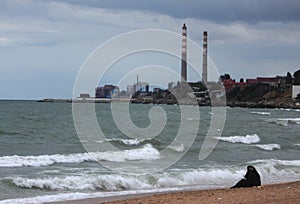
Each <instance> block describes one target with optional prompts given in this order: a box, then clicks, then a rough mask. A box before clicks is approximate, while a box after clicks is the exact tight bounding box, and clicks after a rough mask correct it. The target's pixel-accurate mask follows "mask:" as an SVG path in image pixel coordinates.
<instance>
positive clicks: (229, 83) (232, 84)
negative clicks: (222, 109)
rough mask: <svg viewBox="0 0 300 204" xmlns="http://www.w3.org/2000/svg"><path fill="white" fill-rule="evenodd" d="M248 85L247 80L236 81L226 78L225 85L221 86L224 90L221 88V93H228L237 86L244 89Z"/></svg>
mask: <svg viewBox="0 0 300 204" xmlns="http://www.w3.org/2000/svg"><path fill="white" fill-rule="evenodd" d="M246 85H247V84H246V83H245V82H236V81H235V80H234V79H224V80H223V86H222V87H221V88H222V89H223V90H221V93H228V92H230V91H232V90H233V89H234V88H236V87H239V88H240V90H242V89H244V88H245V87H246ZM224 89H225V90H224Z"/></svg>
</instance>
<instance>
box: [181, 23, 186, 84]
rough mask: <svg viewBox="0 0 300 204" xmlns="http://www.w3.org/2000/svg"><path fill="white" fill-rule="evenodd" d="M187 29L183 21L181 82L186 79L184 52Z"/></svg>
mask: <svg viewBox="0 0 300 204" xmlns="http://www.w3.org/2000/svg"><path fill="white" fill-rule="evenodd" d="M186 39H187V29H186V26H185V23H184V24H183V26H182V50H181V83H186V81H187V62H186V53H187V47H186V46H187V43H186Z"/></svg>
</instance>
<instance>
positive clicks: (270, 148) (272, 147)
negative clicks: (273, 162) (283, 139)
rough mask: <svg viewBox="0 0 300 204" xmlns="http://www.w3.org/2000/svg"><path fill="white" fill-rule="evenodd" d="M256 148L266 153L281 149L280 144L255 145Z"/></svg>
mask: <svg viewBox="0 0 300 204" xmlns="http://www.w3.org/2000/svg"><path fill="white" fill-rule="evenodd" d="M254 146H255V147H259V148H260V149H263V150H266V151H273V150H275V149H280V145H279V144H257V145H254Z"/></svg>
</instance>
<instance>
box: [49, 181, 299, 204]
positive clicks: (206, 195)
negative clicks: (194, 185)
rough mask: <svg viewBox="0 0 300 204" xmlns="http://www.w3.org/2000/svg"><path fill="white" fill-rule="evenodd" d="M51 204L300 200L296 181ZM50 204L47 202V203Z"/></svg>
mask: <svg viewBox="0 0 300 204" xmlns="http://www.w3.org/2000/svg"><path fill="white" fill-rule="evenodd" d="M51 203H52V204H59V203H61V204H71V203H72V204H100V203H105V204H125V203H126V204H128V203H130V204H140V203H147V204H152V203H153V204H156V203H161V204H171V203H172V204H173V203H177V204H181V203H182V204H198V203H204V204H205V203H207V204H208V203H209V204H214V203H226V204H227V203H228V204H231V203H266V204H267V203H276V204H286V203H290V204H296V203H300V180H299V181H293V182H287V183H275V184H266V185H264V186H261V187H252V188H234V189H230V188H221V189H208V190H187V191H175V192H158V193H145V194H131V195H123V196H114V197H100V198H89V199H83V200H69V201H61V202H51ZM48 204H50V203H48Z"/></svg>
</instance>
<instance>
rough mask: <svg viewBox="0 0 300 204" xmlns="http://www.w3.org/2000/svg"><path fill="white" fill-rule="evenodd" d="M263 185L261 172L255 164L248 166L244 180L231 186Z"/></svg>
mask: <svg viewBox="0 0 300 204" xmlns="http://www.w3.org/2000/svg"><path fill="white" fill-rule="evenodd" d="M253 186H261V182H260V176H259V173H258V172H257V171H256V169H255V168H254V167H253V166H247V173H246V175H245V176H244V178H243V179H242V180H240V181H239V182H238V183H237V184H235V185H234V186H232V187H231V188H241V187H253Z"/></svg>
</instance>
